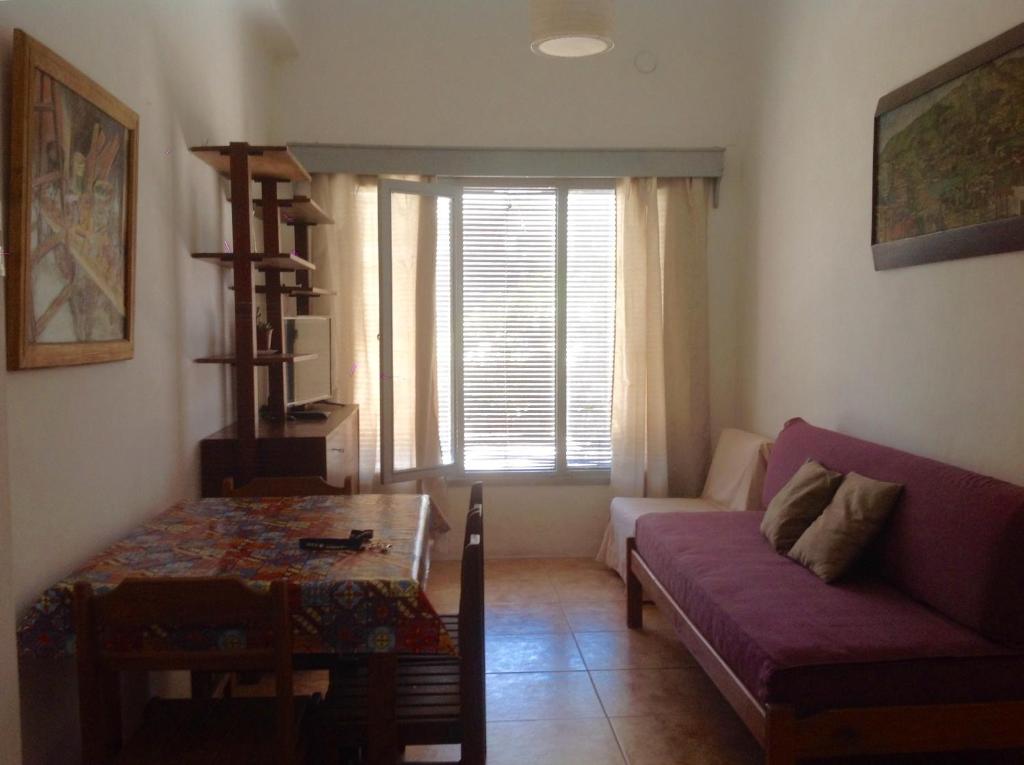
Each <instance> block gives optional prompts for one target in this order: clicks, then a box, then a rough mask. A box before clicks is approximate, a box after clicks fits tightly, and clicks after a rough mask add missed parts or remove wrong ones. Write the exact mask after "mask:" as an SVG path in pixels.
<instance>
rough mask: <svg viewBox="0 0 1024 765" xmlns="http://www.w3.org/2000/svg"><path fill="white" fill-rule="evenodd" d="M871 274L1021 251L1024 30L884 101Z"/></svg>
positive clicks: (977, 50)
mask: <svg viewBox="0 0 1024 765" xmlns="http://www.w3.org/2000/svg"><path fill="white" fill-rule="evenodd" d="M874 170H875V172H874V209H873V221H872V234H873V236H872V245H873V250H874V256H875V267H876V268H878V269H881V268H896V267H899V266H906V265H915V264H918V263H928V262H934V261H939V260H952V259H955V258H964V257H971V256H974V255H988V254H993V253H997V252H1011V251H1014V250H1020V249H1024V25H1021V26H1020V27H1016V28H1015V29H1012V30H1010V31H1009V32H1007V33H1005V34H1003V35H1001V36H1000V37H997V38H996V39H994V40H991V41H989V42H988V43H986V44H985V45H982V46H980V47H978V48H975V49H974V50H972V51H970V52H969V53H966V54H964V55H963V56H961V57H959V58H958V59H955V60H954V61H951V62H949V63H948V64H946V65H945V66H943V67H940V68H939V69H936V70H935V71H933V72H931V73H929V74H927V75H925V76H924V77H921V78H919V79H918V80H915V81H914V82H912V83H910V84H908V85H905V86H903V87H902V88H899V89H898V90H896V91H894V92H893V93H890V94H889V95H887V96H885V97H883V98H882V99H881V100H880V101H879V104H878V110H877V112H876V116H875V156H874Z"/></svg>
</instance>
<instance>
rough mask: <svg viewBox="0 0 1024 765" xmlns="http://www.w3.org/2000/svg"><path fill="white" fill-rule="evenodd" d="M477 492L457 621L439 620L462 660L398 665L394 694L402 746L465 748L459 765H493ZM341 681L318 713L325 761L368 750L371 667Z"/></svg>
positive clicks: (356, 668)
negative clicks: (489, 763)
mask: <svg viewBox="0 0 1024 765" xmlns="http://www.w3.org/2000/svg"><path fill="white" fill-rule="evenodd" d="M477 486H480V484H477ZM477 486H475V487H474V489H475V490H476V496H475V497H474V498H475V499H476V504H471V505H470V510H469V513H468V514H467V518H466V525H467V528H469V527H470V525H471V524H472V526H473V529H472V530H471V531H470V532H469V533H468V534H467V542H466V545H465V546H464V547H463V550H462V571H461V582H462V592H461V594H460V598H459V613H458V614H457V615H453V616H445V615H442V616H441V619H442V621H443V622H444V623H445V626H446V628H447V630H448V632H449V634H451V636H452V638H453V639H454V640H455V642H456V644H457V647H458V652H459V655H458V656H457V657H456V656H424V655H415V656H401V657H399V660H398V676H397V688H396V694H395V695H396V717H397V730H398V743H399V745H400V746H401V747H405V746H409V745H412V744H426V745H430V744H461V745H462V757H461V759H460V760H459V764H460V765H484V763H485V762H486V760H487V736H486V719H487V713H486V707H485V688H484V680H485V655H484V556H483V497H482V486H481V487H480V488H479V489H477ZM471 502H472V500H471ZM474 515H475V516H476V518H477V519H476V520H475V519H474V517H473V516H474ZM339 675H340V676H339V677H337V678H335V680H334V681H333V682H332V686H331V690H330V691H329V693H328V696H327V700H326V703H324V704H323V705H321V708H320V710H319V711H320V720H321V726H320V731H321V733H322V735H323V738H322V745H323V746H324V752H325V753H326V754H325V755H324V757H325V760H326V758H328V757H334V756H336V755H335V754H334V753H335V752H337V750H338V748H339V747H341V746H343V745H349V746H351V745H357V746H359V745H361V746H365V744H366V737H367V712H366V710H367V705H368V701H369V688H368V672H367V670H366V667H365V665H352V666H350V667H347V668H345V669H342V670H340V671H339ZM332 761H333V760H332ZM403 762H407V761H405V760H403Z"/></svg>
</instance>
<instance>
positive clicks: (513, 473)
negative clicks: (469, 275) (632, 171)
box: [438, 176, 618, 485]
mask: <svg viewBox="0 0 1024 765" xmlns="http://www.w3.org/2000/svg"><path fill="white" fill-rule="evenodd" d="M438 181H442V182H449V183H453V184H456V185H459V186H462V187H463V189H470V188H473V187H502V186H504V187H508V188H514V187H523V188H548V189H554V190H555V195H556V203H555V469H554V470H500V471H479V470H473V471H470V470H466V469H465V453H464V451H463V450H464V432H465V431H464V426H465V415H464V413H463V411H462V407H461V405H460V407H459V410H458V420H457V422H456V423H455V431H456V433H457V436H458V437H457V443H458V445H459V452H458V453H457V454H456V455H455V463H456V466H457V467H456V469H455V470H454V471H452V472H449V473H448V478H449V482H450V483H452V484H454V485H464V484H469V483H472V482H474V481H487V482H488V483H495V484H498V485H501V484H509V485H523V484H534V485H566V484H580V485H587V484H592V485H607V484H608V483H610V481H611V468H610V467H609V468H570V467H569V466H568V464H567V460H566V444H567V430H568V428H567V419H568V369H567V358H568V348H567V339H568V338H567V324H568V320H567V307H568V256H569V254H568V241H569V236H568V233H569V226H568V220H569V218H568V208H569V192H570V190H577V189H606V190H611V191H615V185H616V179H615V178H539V177H531V178H516V177H512V178H508V177H487V176H474V177H471V178H467V177H458V176H454V177H449V176H439V177H438ZM617 203H618V200H616V204H617ZM463 207H464V206H462V205H460V211H461V209H463ZM460 225H461V221H460ZM460 255H461V253H460ZM461 260H462V258H461V257H460V261H461ZM457 282H458V290H459V295H460V298H461V295H462V289H463V286H462V278H461V270H460V275H459V279H457ZM459 303H460V305H461V304H462V300H461V299H460V301H459ZM613 333H614V330H613ZM462 334H463V329H462V317H461V316H460V317H459V321H458V322H457V327H455V326H453V328H452V335H453V337H452V351H453V356H454V363H453V368H454V370H457V373H456V375H455V377H456V379H455V380H453V384H454V385H455V399H456V401H459V402H460V404H461V402H462V393H463V392H462V364H463V347H462ZM613 336H614V335H613ZM613 353H614V341H613ZM612 363H613V364H614V361H612ZM613 374H614V372H613ZM609 417H611V412H609Z"/></svg>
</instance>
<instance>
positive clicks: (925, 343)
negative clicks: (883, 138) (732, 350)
mask: <svg viewBox="0 0 1024 765" xmlns="http://www.w3.org/2000/svg"><path fill="white" fill-rule="evenodd" d="M773 7H774V8H775V9H776V11H775V12H776V14H777V16H776V18H775V20H774V22H775V23H774V24H773V29H771V30H769V29H766V34H769V33H770V34H771V35H772V39H771V46H770V49H769V51H768V53H767V55H766V59H765V62H764V65H763V67H762V72H763V82H762V87H761V89H760V94H761V98H760V105H759V115H758V117H757V119H756V121H755V133H756V136H757V140H756V143H755V145H754V147H753V150H752V158H751V162H750V167H749V173H748V176H747V181H748V183H749V188H748V193H749V195H750V218H749V221H748V223H749V232H750V234H749V237H750V247H749V262H748V264H747V267H746V268H745V274H744V279H743V287H744V299H743V301H742V305H744V306H746V310H745V311H744V313H743V322H742V330H741V346H740V354H739V358H740V359H741V360H742V365H741V374H742V386H741V407H742V412H743V415H742V422H743V423H744V424H745V425H746V426H747V427H750V428H752V429H755V430H760V431H762V432H766V433H771V432H773V431H775V430H777V429H778V428H779V426H780V424H781V423H782V422H783V421H784V420H785V419H786V418H788V417H792V416H795V415H802V416H804V417H806V418H808V419H809V420H810V421H812V422H815V423H817V424H820V425H823V426H826V427H832V428H838V429H840V430H843V431H846V432H849V433H853V434H856V435H858V436H862V437H865V438H869V439H871V440H876V441H880V442H882V443H886V444H891V445H894V446H897V447H901V448H905V449H908V450H911V451H914V452H917V453H921V454H925V455H929V456H933V457H936V458H938V459H941V460H944V461H949V462H953V463H955V464H958V465H963V466H965V467H969V468H974V469H978V470H982V471H985V472H988V473H990V474H994V475H996V476H999V477H1002V478H1005V479H1009V480H1011V481H1016V482H1022V481H1024V407H1022V406H1021V392H1022V391H1024V299H1022V298H1021V286H1022V285H1024V255H1022V254H1021V253H1015V254H1005V255H995V256H987V257H981V258H972V259H967V260H959V261H953V262H949V263H939V264H932V265H924V266H915V267H912V268H905V269H899V270H894V271H884V272H877V273H876V272H875V271H874V270H873V267H872V259H871V249H870V206H871V153H872V117H873V114H874V110H875V105H876V102H877V100H878V98H879V96H881V95H883V94H885V93H887V92H888V91H890V90H892V89H894V88H895V87H897V86H899V85H901V84H903V83H905V82H908V81H909V80H912V79H914V78H915V77H917V76H919V75H921V74H923V73H925V72H927V71H929V70H930V69H932V68H934V67H936V66H938V65H940V64H942V63H943V62H945V61H948V60H949V59H951V58H954V57H955V56H956V55H958V54H959V53H962V52H963V51H965V50H968V49H970V48H972V47H974V46H975V45H978V44H979V43H982V42H984V41H986V40H988V39H990V38H991V37H994V36H995V35H996V34H998V33H1000V32H1002V31H1004V30H1006V29H1008V28H1010V27H1011V26H1013V25H1015V24H1018V23H1020V22H1022V21H1024V2H1022V0H984V1H983V0H972V2H963V1H962V0H900V1H899V2H893V1H892V0H862V1H861V2H820V1H819V0H793V1H792V2H779V3H775V4H774V6H773Z"/></svg>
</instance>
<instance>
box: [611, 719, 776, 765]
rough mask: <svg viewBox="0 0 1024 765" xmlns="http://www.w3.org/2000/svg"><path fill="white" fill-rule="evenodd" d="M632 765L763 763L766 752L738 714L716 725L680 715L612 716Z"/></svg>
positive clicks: (740, 764) (736, 764)
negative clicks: (744, 725) (737, 717)
mask: <svg viewBox="0 0 1024 765" xmlns="http://www.w3.org/2000/svg"><path fill="white" fill-rule="evenodd" d="M611 723H612V727H613V728H614V729H615V735H616V737H617V738H618V740H619V744H620V745H621V746H622V751H623V752H625V754H626V760H627V762H628V763H629V765H760V763H762V762H763V761H764V754H763V753H762V751H761V748H760V747H759V746H758V744H757V742H756V741H755V740H754V738H753V736H751V735H750V733H748V732H747V730H746V729H745V728H744V727H743V724H742V723H740V722H739V720H737V719H736V718H735V717H733V718H732V719H728V718H726V719H722V720H720V721H719V724H717V725H704V724H695V723H694V722H692V721H691V720H688V719H687V718H680V717H664V716H652V717H613V718H612V720H611Z"/></svg>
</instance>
